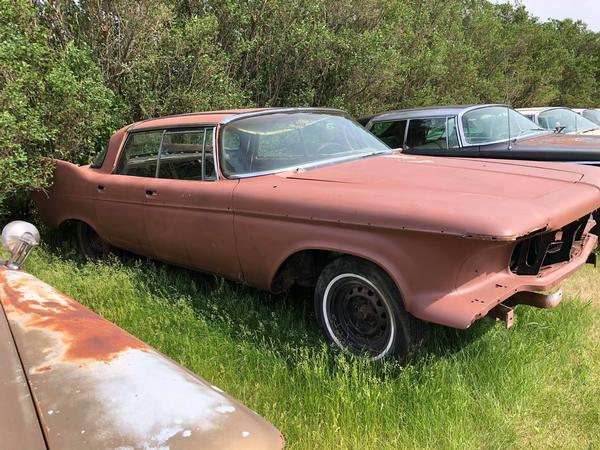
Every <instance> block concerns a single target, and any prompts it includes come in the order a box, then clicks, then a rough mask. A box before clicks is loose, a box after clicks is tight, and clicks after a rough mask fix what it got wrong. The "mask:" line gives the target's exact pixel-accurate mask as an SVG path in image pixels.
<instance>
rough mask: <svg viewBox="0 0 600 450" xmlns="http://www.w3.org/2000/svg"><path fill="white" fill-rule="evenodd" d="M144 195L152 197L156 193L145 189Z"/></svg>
mask: <svg viewBox="0 0 600 450" xmlns="http://www.w3.org/2000/svg"><path fill="white" fill-rule="evenodd" d="M146 195H147V196H148V197H154V196H155V195H156V191H153V190H152V189H146Z"/></svg>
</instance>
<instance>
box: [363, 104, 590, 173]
mask: <svg viewBox="0 0 600 450" xmlns="http://www.w3.org/2000/svg"><path fill="white" fill-rule="evenodd" d="M509 117H510V120H508V118H509ZM359 122H360V123H361V124H362V125H364V126H365V128H367V130H369V131H370V132H371V133H373V134H374V135H375V136H377V137H379V139H381V140H382V141H384V142H385V143H386V144H388V145H389V146H390V147H392V148H401V149H402V152H403V153H405V154H418V155H432V156H434V155H436V156H461V157H481V158H501V159H525V160H533V161H564V162H574V163H581V164H592V165H600V139H598V137H596V136H589V135H564V134H558V133H555V132H554V131H553V130H546V129H544V128H542V127H540V126H539V125H537V124H536V123H535V122H532V121H531V120H530V119H527V118H526V117H524V116H523V115H522V114H520V113H518V112H516V111H515V110H514V109H512V108H510V107H508V106H506V105H456V106H439V107H438V106H434V107H424V108H413V109H402V110H398V111H389V112H384V113H380V114H375V115H373V116H368V117H363V118H361V119H359Z"/></svg>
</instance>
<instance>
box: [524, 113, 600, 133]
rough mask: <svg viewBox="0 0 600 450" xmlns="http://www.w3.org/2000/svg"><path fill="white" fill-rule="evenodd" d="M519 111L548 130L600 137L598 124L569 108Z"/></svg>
mask: <svg viewBox="0 0 600 450" xmlns="http://www.w3.org/2000/svg"><path fill="white" fill-rule="evenodd" d="M517 111H518V112H520V113H521V114H523V115H524V116H525V117H527V118H528V119H530V120H532V121H533V122H535V123H536V124H538V125H539V126H541V127H542V128H545V129H546V130H556V131H557V132H558V133H563V134H585V135H590V136H600V126H599V125H598V124H597V123H595V122H594V121H592V120H589V119H588V118H586V117H585V116H584V115H583V114H581V115H580V114H577V112H576V111H574V110H572V109H569V108H560V107H550V106H546V107H538V108H517ZM587 114H588V115H589V113H587Z"/></svg>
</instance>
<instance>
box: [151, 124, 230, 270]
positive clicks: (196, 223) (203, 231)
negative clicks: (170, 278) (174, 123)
mask: <svg viewBox="0 0 600 450" xmlns="http://www.w3.org/2000/svg"><path fill="white" fill-rule="evenodd" d="M214 144H215V143H214V128H213V127H208V128H198V129H180V130H167V131H166V132H165V134H164V136H163V139H162V145H161V149H160V152H159V163H158V164H159V165H158V170H157V174H158V177H157V178H154V179H147V180H146V181H147V186H146V189H147V190H148V194H149V195H148V196H147V203H146V209H145V212H144V218H145V223H146V231H147V233H148V237H149V239H150V241H151V244H152V250H153V252H154V254H155V255H156V258H158V259H160V260H163V261H167V262H170V263H173V264H178V265H181V266H185V267H189V268H192V269H195V270H200V271H203V272H211V273H216V274H221V275H224V276H226V277H228V278H234V279H239V278H240V277H241V270H240V265H239V262H238V257H237V252H236V247H235V236H234V232H233V211H232V194H233V189H234V188H235V185H236V184H237V183H238V181H237V180H227V179H218V177H217V174H216V169H215V160H214V158H215V153H214Z"/></svg>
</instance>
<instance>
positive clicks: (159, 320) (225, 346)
mask: <svg viewBox="0 0 600 450" xmlns="http://www.w3.org/2000/svg"><path fill="white" fill-rule="evenodd" d="M27 269H28V270H29V271H31V272H32V273H34V274H35V275H37V276H38V277H39V278H41V279H43V280H45V281H47V282H48V283H50V284H52V285H54V286H56V287H57V288H59V289H61V290H62V291H64V292H65V293H67V294H68V295H70V296H72V297H74V298H75V299H77V300H78V301H80V302H81V303H83V304H85V305H87V306H88V307H90V308H92V309H93V310H95V311H96V312H98V313H99V314H101V315H103V316H104V317H106V318H107V319H109V320H111V321H113V322H115V323H116V324H118V325H119V326H121V327H122V328H124V329H126V330H128V331H129V332H131V333H132V334H134V335H136V336H137V337H139V338H140V339H142V340H144V341H146V342H148V343H149V344H150V345H152V346H154V347H156V348H157V349H159V350H160V351H162V352H164V353H165V354H167V355H169V356H170V357H171V358H173V359H175V360H177V361H179V362H180V363H181V364H183V365H184V366H186V367H188V368H189V369H191V370H192V371H194V372H196V373H198V374H200V375H201V376H203V377H204V378H206V379H208V380H210V382H212V383H214V384H216V385H218V386H219V387H221V388H222V389H224V390H226V391H227V392H228V393H230V394H231V395H233V396H234V397H236V398H238V399H239V400H241V401H242V402H243V403H245V404H246V405H248V406H249V407H250V408H252V409H254V410H256V411H257V412H259V413H260V414H261V415H263V416H264V417H266V418H267V419H268V420H270V421H271V422H272V423H273V424H275V425H276V426H277V427H278V428H279V429H280V430H281V431H282V432H283V433H284V435H285V437H286V440H287V442H288V446H289V448H292V449H333V448H351V449H381V448H461V449H462V448H490V449H492V448H507V447H508V448H523V447H529V448H531V447H533V448H547V447H560V448H600V446H599V443H600V346H599V344H598V338H599V335H600V333H599V330H600V325H598V322H599V319H600V309H599V308H598V303H597V302H598V297H599V296H600V293H599V292H598V291H597V290H596V287H598V286H600V272H599V271H598V270H596V269H593V268H589V267H588V268H586V269H584V270H583V271H581V272H580V273H579V274H578V275H577V276H576V277H575V278H573V280H571V281H570V283H569V284H568V285H567V292H566V299H565V301H564V302H563V303H562V304H561V305H560V306H559V307H558V308H557V309H556V310H551V311H544V310H536V309H534V308H527V307H518V308H517V311H516V312H517V322H516V325H515V326H514V328H512V329H511V330H505V329H504V328H503V327H502V325H501V324H500V323H495V322H493V321H491V320H488V319H485V320H482V321H480V322H479V323H477V324H476V325H475V326H473V327H472V328H471V329H469V330H466V331H455V330H445V329H442V328H439V329H436V330H435V333H434V336H433V338H432V340H431V342H430V343H429V346H428V347H427V348H426V349H425V351H424V352H423V353H422V355H421V356H420V357H418V358H417V359H415V360H414V361H412V362H411V363H410V364H409V365H407V366H406V367H400V366H399V365H398V364H395V363H393V362H387V363H372V362H368V361H364V360H357V359H353V358H349V357H346V356H343V355H340V354H339V353H337V352H336V351H334V350H332V349H330V348H328V347H327V346H326V345H325V344H324V343H323V340H322V339H321V337H320V334H319V332H318V330H317V327H316V323H315V320H314V317H313V313H312V306H311V305H312V298H311V293H310V292H308V291H296V292H292V293H291V294H290V295H287V296H271V295H269V294H266V293H262V292H258V291H255V290H253V289H249V288H245V287H243V286H240V285H236V284H233V283H231V282H226V281H223V280H220V279H216V278H213V277H207V276H202V275H199V274H195V273H191V272H188V271H185V270H182V269H177V268H173V267H170V266H166V265H163V264H159V263H154V262H151V261H136V260H130V259H127V258H126V259H122V258H121V259H114V260H112V261H110V262H108V263H82V262H79V261H78V260H77V259H76V258H74V257H72V255H70V254H68V253H66V252H64V251H59V250H56V249H54V250H50V249H48V248H42V249H40V250H39V251H37V252H36V253H35V254H34V256H32V257H31V259H30V261H28V263H27ZM572 293H576V295H577V298H575V297H574V295H572ZM167 388H168V387H165V389H167Z"/></svg>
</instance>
